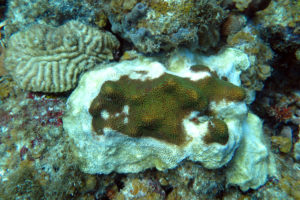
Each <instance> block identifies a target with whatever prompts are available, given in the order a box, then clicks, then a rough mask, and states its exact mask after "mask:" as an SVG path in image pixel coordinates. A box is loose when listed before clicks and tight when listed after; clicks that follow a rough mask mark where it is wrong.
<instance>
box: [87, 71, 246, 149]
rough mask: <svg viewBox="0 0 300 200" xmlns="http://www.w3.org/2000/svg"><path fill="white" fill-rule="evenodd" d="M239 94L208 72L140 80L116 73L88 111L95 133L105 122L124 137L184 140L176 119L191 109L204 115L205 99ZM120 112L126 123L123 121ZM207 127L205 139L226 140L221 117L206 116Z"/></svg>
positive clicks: (236, 98) (240, 93) (239, 97)
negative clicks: (196, 76) (195, 78)
mask: <svg viewBox="0 0 300 200" xmlns="http://www.w3.org/2000/svg"><path fill="white" fill-rule="evenodd" d="M195 68H197V67H195ZM202 68H203V67H202ZM203 69H204V70H205V69H206V68H203ZM244 98H245V91H244V90H243V89H242V88H239V87H237V86H234V85H232V84H231V83H228V82H226V81H223V80H220V79H218V78H216V77H215V76H213V75H212V76H211V77H209V78H204V79H200V80H198V81H191V80H190V79H188V78H182V77H178V76H175V75H171V74H167V73H165V74H164V75H162V76H160V77H159V78H155V79H152V80H145V81H140V80H132V79H130V78H129V77H128V76H122V77H121V78H120V79H119V80H118V81H106V82H105V83H104V84H103V85H102V89H101V91H100V93H99V95H98V96H97V97H96V98H95V99H94V100H93V102H92V104H91V106H90V109H89V112H90V114H91V115H92V116H93V120H92V125H93V128H94V129H95V131H96V132H97V133H98V134H103V128H104V127H109V128H112V129H114V130H117V131H119V132H121V133H123V134H125V135H128V136H130V137H152V138H155V139H158V140H162V141H165V142H168V143H172V144H176V145H182V144H184V143H185V142H186V135H185V132H184V129H183V126H182V121H183V119H184V118H185V117H187V116H188V115H189V114H190V113H191V112H192V111H198V112H199V113H201V114H202V115H208V114H209V113H210V112H209V102H210V101H214V102H218V101H221V100H223V99H225V100H227V101H242V100H243V99H244ZM125 105H127V106H128V107H129V113H128V115H127V114H124V113H122V110H123V108H124V106H125ZM103 110H105V111H107V112H108V113H109V118H108V119H104V118H103V117H101V115H100V114H99V113H101V112H102V111H103ZM121 113H122V114H121ZM210 114H211V113H210ZM126 117H127V118H128V123H126V124H125V123H124V119H125V118H126ZM208 128H209V133H208V135H207V136H206V138H205V142H206V143H208V144H209V143H213V142H217V143H220V144H226V142H227V140H228V130H227V125H226V123H225V122H223V121H222V120H219V119H212V120H211V121H210V124H209V127H208Z"/></svg>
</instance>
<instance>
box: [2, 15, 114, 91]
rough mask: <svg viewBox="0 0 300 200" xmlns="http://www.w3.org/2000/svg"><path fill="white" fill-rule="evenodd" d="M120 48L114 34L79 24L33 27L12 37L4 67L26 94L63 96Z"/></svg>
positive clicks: (75, 22)
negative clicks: (56, 93)
mask: <svg viewBox="0 0 300 200" xmlns="http://www.w3.org/2000/svg"><path fill="white" fill-rule="evenodd" d="M118 47H119V41H118V40H117V38H116V37H115V36H114V35H113V34H111V33H110V32H105V31H100V30H98V29H97V28H95V27H92V26H88V25H85V24H83V23H81V22H79V21H69V22H68V23H66V24H64V25H62V26H59V27H52V26H47V25H33V26H31V27H29V28H28V29H27V30H25V31H20V32H17V33H15V34H13V35H12V36H11V37H10V39H9V41H8V48H7V51H6V58H5V61H4V62H5V63H4V64H5V67H6V69H8V71H9V72H10V73H11V74H12V76H13V78H14V80H15V81H16V82H17V83H18V84H19V86H20V87H21V88H23V89H25V90H30V91H39V92H64V91H68V90H70V89H73V88H74V87H75V86H76V84H77V80H78V77H79V75H80V74H81V73H82V72H83V71H85V70H87V69H90V68H92V67H94V66H95V65H96V64H97V63H100V62H103V61H106V60H111V59H113V52H114V51H115V50H117V49H118Z"/></svg>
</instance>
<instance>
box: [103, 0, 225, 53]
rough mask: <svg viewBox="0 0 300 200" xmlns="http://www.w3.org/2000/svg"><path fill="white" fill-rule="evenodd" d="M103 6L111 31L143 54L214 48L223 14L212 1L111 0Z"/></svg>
mask: <svg viewBox="0 0 300 200" xmlns="http://www.w3.org/2000/svg"><path fill="white" fill-rule="evenodd" d="M129 2H130V3H129ZM104 8H105V9H104V10H105V12H106V14H107V16H108V19H109V21H110V23H111V25H112V28H111V29H112V31H113V32H114V33H115V34H117V35H119V36H120V37H122V38H123V39H125V40H127V41H129V42H131V43H132V44H133V46H134V47H135V48H136V49H137V50H138V51H139V52H143V53H156V52H159V51H161V50H164V51H168V50H171V49H175V48H176V47H178V46H189V47H191V46H194V47H196V48H200V49H201V50H207V49H208V48H210V47H216V46H217V44H218V41H219V36H220V33H219V29H220V26H221V23H222V21H223V19H224V18H225V15H226V14H225V11H224V10H223V9H222V8H221V7H220V6H219V5H218V4H217V3H216V1H214V0H213V1H204V0H201V1H188V0H182V1H173V0H172V1H170V0H153V1H145V0H142V1H134V0H133V1H117V0H113V1H108V2H107V4H106V5H104Z"/></svg>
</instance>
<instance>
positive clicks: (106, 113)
mask: <svg viewBox="0 0 300 200" xmlns="http://www.w3.org/2000/svg"><path fill="white" fill-rule="evenodd" d="M101 117H102V118H103V119H105V120H107V119H108V118H109V112H107V110H102V111H101Z"/></svg>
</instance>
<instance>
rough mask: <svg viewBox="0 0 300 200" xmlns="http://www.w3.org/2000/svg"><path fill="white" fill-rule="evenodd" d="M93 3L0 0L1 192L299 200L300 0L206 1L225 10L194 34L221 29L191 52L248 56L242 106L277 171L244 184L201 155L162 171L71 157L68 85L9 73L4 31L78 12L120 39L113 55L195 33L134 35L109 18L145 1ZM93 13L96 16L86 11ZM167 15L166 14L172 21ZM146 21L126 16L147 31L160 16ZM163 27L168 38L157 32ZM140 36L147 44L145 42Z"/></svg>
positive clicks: (159, 6)
mask: <svg viewBox="0 0 300 200" xmlns="http://www.w3.org/2000/svg"><path fill="white" fill-rule="evenodd" d="M99 2H100V3H99ZM99 2H97V1H93V0H83V1H80V2H79V1H75V0H63V1H57V2H56V1H44V0H36V1H27V0H26V1H25V0H10V1H9V0H7V1H6V0H0V21H1V23H0V24H1V27H0V28H1V35H0V37H1V52H0V53H1V55H0V56H1V57H0V199H3V200H10V199H34V200H35V199H89V200H92V199H103V200H113V199H120V200H121V199H145V200H146V199H147V200H148V199H153V200H154V199H162V200H163V199H167V200H171V199H174V200H180V199H187V200H192V199H284V200H287V199H300V101H299V100H300V84H299V80H300V36H299V34H300V29H299V28H300V26H299V25H300V1H299V0H298V1H295V0H266V1H264V0H252V1H251V0H245V1H239V0H232V1H230V0H224V1H216V5H218V9H222V10H223V11H219V10H218V9H215V8H211V7H209V6H208V7H206V9H212V11H211V13H209V14H210V15H212V16H213V15H214V14H216V13H218V14H220V13H222V14H223V15H224V16H223V19H221V20H219V21H217V22H215V21H213V20H211V19H209V20H211V21H213V22H211V21H210V22H209V23H212V24H213V25H212V26H210V27H208V28H207V29H208V30H209V31H207V32H205V31H204V32H201V33H202V34H203V35H205V34H208V33H211V32H215V31H218V32H219V33H218V34H217V36H212V37H213V38H218V39H211V38H209V37H208V38H205V41H201V42H200V41H199V46H200V48H198V49H197V50H199V51H201V52H203V53H204V54H206V55H211V54H213V53H215V52H217V51H218V50H220V49H221V48H224V47H225V46H229V47H235V48H240V49H241V50H243V51H244V52H246V53H247V54H248V55H249V57H251V59H252V60H253V61H251V62H252V63H251V66H252V68H251V69H249V70H248V71H247V72H245V73H243V74H242V75H241V80H242V87H244V88H245V89H247V90H251V91H254V92H256V98H255V100H254V101H253V102H252V103H251V104H250V105H249V107H250V109H251V111H252V112H253V113H255V114H256V115H258V116H259V117H260V118H261V119H262V120H263V122H264V123H263V129H264V137H265V140H266V141H267V142H266V143H267V146H268V148H269V149H270V151H271V152H272V153H273V154H274V157H275V161H276V167H277V171H278V176H277V177H274V176H270V177H268V181H267V182H266V183H265V184H263V185H262V186H260V187H259V188H257V189H250V190H248V191H242V190H240V189H239V187H238V186H234V185H228V184H227V181H226V177H225V176H224V171H225V170H226V166H224V167H222V168H219V169H215V170H209V169H206V168H204V167H203V166H202V165H201V163H197V162H192V161H188V160H184V161H182V162H181V163H180V164H179V165H178V166H177V167H176V168H174V169H169V170H166V171H158V170H156V169H147V170H145V171H143V172H140V173H132V174H120V173H115V172H112V173H111V174H108V175H103V174H86V173H84V172H82V171H81V170H80V168H79V166H78V163H77V162H74V160H76V159H75V158H74V155H73V154H72V149H71V144H70V141H69V140H67V139H66V138H68V137H69V136H68V135H67V134H66V132H65V131H64V130H63V120H62V118H63V116H64V113H65V110H66V102H67V99H68V97H69V96H70V94H71V92H72V91H66V92H62V93H49V92H48V91H46V92H43V91H40V92H31V91H28V90H27V89H26V88H25V89H24V87H23V86H20V84H17V83H16V82H17V81H16V80H15V76H14V72H12V70H11V69H10V70H7V69H5V65H4V58H5V51H6V48H7V43H8V41H9V38H10V37H11V36H12V35H13V34H15V33H17V32H18V31H23V30H26V27H29V26H31V25H32V24H47V25H49V26H50V25H51V26H59V25H61V24H64V23H65V22H66V21H68V20H70V19H76V20H79V21H82V22H83V23H86V24H90V25H95V26H96V25H97V26H98V27H100V28H102V29H104V30H106V31H112V32H115V33H116V35H117V38H118V39H119V40H120V43H121V47H120V49H119V51H118V52H117V55H114V59H115V60H120V58H121V60H122V59H124V60H126V59H128V60H130V59H131V58H130V56H131V55H129V53H128V52H131V50H134V51H135V52H138V53H142V54H144V55H147V56H148V55H158V54H159V53H164V52H167V51H173V50H174V49H176V48H180V46H184V45H185V44H186V43H188V41H189V39H191V38H193V37H194V36H191V38H188V39H186V40H185V39H178V41H176V40H172V41H169V40H168V38H169V36H170V35H171V33H170V32H168V30H157V32H158V33H159V34H157V35H156V36H155V37H153V38H152V39H153V41H152V40H151V37H149V38H150V39H149V38H146V40H145V41H139V42H140V43H137V41H135V39H134V38H133V35H135V36H136V35H137V34H138V31H136V32H132V30H130V31H131V32H129V33H126V30H127V27H126V26H128V25H124V26H120V27H121V28H120V27H119V28H115V26H117V25H118V24H122V23H125V22H126V23H129V22H128V20H129V19H128V20H127V21H126V19H127V18H129V17H130V15H129V14H128V13H130V10H131V9H133V7H134V5H135V4H137V3H144V4H146V3H145V2H144V1H134V0H130V1H129V0H128V1H126V0H125V1H117V0H110V1H108V0H106V1H99ZM101 2H102V4H105V5H106V6H103V8H102V9H103V10H104V11H103V12H101V13H102V14H99V13H97V12H95V10H97V9H99V7H101V5H102V4H101ZM149 2H150V3H149V4H147V5H148V9H153V10H154V11H155V12H160V15H164V14H166V12H170V13H172V12H173V11H172V10H171V8H169V7H168V4H169V3H170V2H176V1H171V0H169V1H167V0H153V1H149ZM182 2H183V4H184V2H185V3H186V1H182ZM193 2H194V1H193ZM203 2H204V4H205V1H203ZM107 5H108V6H107ZM176 5H178V4H176ZM89 6H90V7H89ZM55 9H57V10H55ZM186 9H188V12H193V10H189V9H191V8H190V5H187V6H186V7H184V8H182V9H181V10H180V9H179V10H178V12H183V13H184V12H187V11H186ZM53 10H54V11H53ZM64 11H65V13H64ZM213 11H214V12H216V13H214V12H213ZM51 12H52V13H51ZM49 13H50V14H49ZM103 13H104V14H103ZM112 13H113V14H112ZM203 13H204V14H203ZM203 13H202V14H203V15H206V14H205V12H203ZM202 14H199V13H198V14H195V16H197V17H198V18H201V17H199V16H198V15H202ZM123 15H126V17H127V18H126V17H125V20H122V17H123ZM195 16H194V15H189V16H188V17H190V18H191V19H192V18H193V17H195ZM207 16H208V14H207ZM93 17H95V19H91V18H93ZM135 17H137V18H139V17H140V16H139V15H137V16H135ZM160 17H161V16H160ZM175 17H176V18H177V20H179V21H180V17H182V18H184V17H185V16H181V15H176V16H175ZM210 17H211V16H210ZM198 18H197V20H203V19H202V18H201V19H198ZM207 18H208V17H206V18H205V19H207ZM191 19H190V21H189V22H188V23H190V24H189V25H187V22H182V24H180V23H181V22H179V24H178V26H181V25H182V27H184V28H186V29H187V30H188V31H190V32H191V34H192V30H194V29H193V27H196V26H197V27H199V26H200V25H199V24H198V23H196V22H194V20H191ZM172 20H174V19H172ZM172 20H170V21H169V22H170V23H174V21H172ZM175 21H176V20H175ZM167 22H168V20H166V21H165V22H164V23H167ZM143 23H144V24H142V22H139V23H138V24H134V23H132V24H133V25H132V26H135V28H136V27H138V26H140V27H146V28H148V27H147V26H149V29H151V31H153V29H154V28H155V27H156V28H158V29H160V27H159V26H161V24H162V22H159V23H158V24H154V23H147V22H143ZM201 23H202V22H201ZM168 26H170V27H171V25H168ZM153 27H154V28H153ZM114 28H115V29H116V30H113V29H114ZM136 29H137V28H136ZM170 29H171V28H170ZM199 29H200V28H199ZM249 30H250V31H249ZM153 32H154V31H153ZM183 32H184V30H183ZM201 33H195V35H197V36H199V35H201ZM163 34H165V36H166V37H160V36H161V35H163ZM184 37H189V36H188V35H184ZM201 37H202V36H201ZM201 37H200V36H199V38H201ZM178 38H180V36H178ZM149 40H151V41H150V42H149ZM199 40H200V39H199ZM215 40H218V41H215ZM158 41H159V42H158ZM142 42H145V43H146V42H149V44H148V46H147V47H145V46H143V45H142V44H141V43H142ZM163 43H164V44H167V45H162V44H163ZM154 44H155V45H154ZM156 44H161V46H159V47H158V46H157V45H156ZM151 45H154V46H153V48H151ZM201 45H202V46H201ZM202 47H203V48H202ZM128 57H129V58H128ZM133 57H134V55H133ZM22 88H23V89H22Z"/></svg>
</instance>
